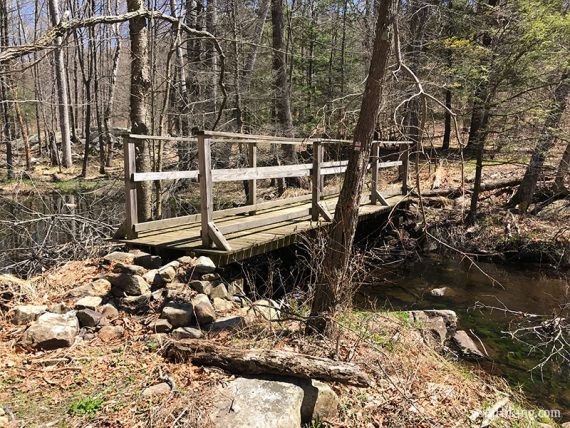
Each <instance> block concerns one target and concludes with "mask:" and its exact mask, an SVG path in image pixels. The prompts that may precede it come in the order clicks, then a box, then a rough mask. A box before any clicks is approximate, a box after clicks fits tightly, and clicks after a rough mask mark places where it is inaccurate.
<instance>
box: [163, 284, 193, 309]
mask: <svg viewBox="0 0 570 428" xmlns="http://www.w3.org/2000/svg"><path fill="white" fill-rule="evenodd" d="M195 295H196V292H195V291H194V290H192V289H191V288H189V287H187V286H185V285H184V284H182V283H179V282H171V283H170V284H168V285H167V288H166V299H167V300H168V301H173V302H177V303H188V304H190V303H191V302H192V298H193V297H194V296H195Z"/></svg>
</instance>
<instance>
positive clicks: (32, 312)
mask: <svg viewBox="0 0 570 428" xmlns="http://www.w3.org/2000/svg"><path fill="white" fill-rule="evenodd" d="M47 309H48V307H47V306H46V305H23V306H17V307H16V309H14V315H13V316H12V323H13V324H16V325H26V324H29V323H31V322H32V321H35V320H36V319H37V318H38V317H39V316H40V315H41V314H43V313H44V312H45V311H47Z"/></svg>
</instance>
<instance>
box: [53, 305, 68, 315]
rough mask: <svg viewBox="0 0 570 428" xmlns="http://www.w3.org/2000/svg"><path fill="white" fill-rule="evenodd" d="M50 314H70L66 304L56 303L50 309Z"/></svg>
mask: <svg viewBox="0 0 570 428" xmlns="http://www.w3.org/2000/svg"><path fill="white" fill-rule="evenodd" d="M49 312H53V313H54V314H65V313H66V312H69V308H68V307H67V305H66V304H65V303H55V304H53V305H51V306H50V307H49Z"/></svg>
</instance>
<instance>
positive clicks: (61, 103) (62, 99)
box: [48, 0, 72, 168]
mask: <svg viewBox="0 0 570 428" xmlns="http://www.w3.org/2000/svg"><path fill="white" fill-rule="evenodd" d="M48 3H49V10H50V18H51V23H52V25H57V24H58V23H59V22H60V15H59V0H49V2H48ZM62 43H63V39H62V37H57V38H56V39H55V60H54V62H55V80H56V84H57V100H58V109H59V126H60V130H61V150H62V159H61V163H62V166H63V167H65V168H70V167H71V165H72V159H71V132H70V127H69V106H68V104H67V91H68V89H67V76H66V73H65V60H64V56H63V49H62Z"/></svg>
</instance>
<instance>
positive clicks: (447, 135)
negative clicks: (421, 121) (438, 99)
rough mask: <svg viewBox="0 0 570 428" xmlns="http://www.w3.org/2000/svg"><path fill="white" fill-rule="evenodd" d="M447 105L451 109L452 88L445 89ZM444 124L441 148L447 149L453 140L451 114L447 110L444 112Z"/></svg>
mask: <svg viewBox="0 0 570 428" xmlns="http://www.w3.org/2000/svg"><path fill="white" fill-rule="evenodd" d="M445 106H446V107H447V108H448V109H449V110H451V90H450V89H449V88H446V89H445ZM443 126H444V128H443V142H442V145H441V148H442V150H447V149H449V143H450V142H451V114H450V113H449V111H447V110H446V111H445V112H444V119H443Z"/></svg>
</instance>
